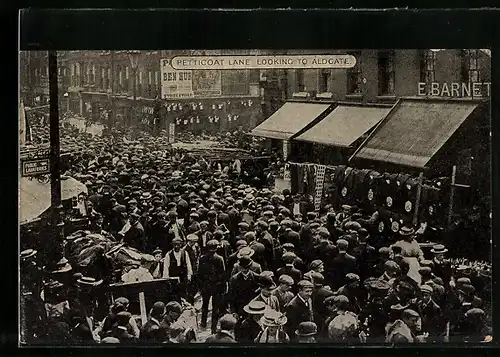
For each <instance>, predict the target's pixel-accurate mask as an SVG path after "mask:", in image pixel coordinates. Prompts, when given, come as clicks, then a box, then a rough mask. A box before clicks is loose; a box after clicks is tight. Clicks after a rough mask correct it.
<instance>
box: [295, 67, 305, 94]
mask: <svg viewBox="0 0 500 357" xmlns="http://www.w3.org/2000/svg"><path fill="white" fill-rule="evenodd" d="M304 90H305V86H304V70H303V69H296V70H295V92H296V93H300V92H303V91H304Z"/></svg>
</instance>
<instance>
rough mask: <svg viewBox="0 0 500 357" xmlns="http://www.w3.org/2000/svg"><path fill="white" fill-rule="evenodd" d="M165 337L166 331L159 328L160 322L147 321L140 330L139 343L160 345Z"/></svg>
mask: <svg viewBox="0 0 500 357" xmlns="http://www.w3.org/2000/svg"><path fill="white" fill-rule="evenodd" d="M166 335H167V331H165V329H164V328H162V327H161V322H160V321H158V322H156V321H153V320H152V319H151V318H149V319H148V321H147V322H146V324H145V325H144V326H142V329H141V341H144V342H149V343H162V342H163V341H164V340H165V338H166Z"/></svg>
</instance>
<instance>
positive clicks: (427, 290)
mask: <svg viewBox="0 0 500 357" xmlns="http://www.w3.org/2000/svg"><path fill="white" fill-rule="evenodd" d="M420 291H421V292H423V293H424V292H425V293H429V294H432V292H433V291H434V289H433V288H432V287H431V286H429V285H422V286H421V287H420Z"/></svg>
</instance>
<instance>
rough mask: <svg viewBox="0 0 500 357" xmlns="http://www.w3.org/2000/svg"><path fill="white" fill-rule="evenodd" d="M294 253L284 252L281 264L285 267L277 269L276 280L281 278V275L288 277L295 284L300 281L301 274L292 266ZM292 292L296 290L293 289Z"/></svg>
mask: <svg viewBox="0 0 500 357" xmlns="http://www.w3.org/2000/svg"><path fill="white" fill-rule="evenodd" d="M295 257H296V255H295V253H292V252H286V253H284V254H283V257H282V260H283V263H285V266H284V267H282V268H279V269H278V270H277V272H276V273H277V276H278V278H279V277H280V276H281V275H288V276H290V277H291V278H292V279H293V281H295V282H299V281H301V280H302V272H301V271H300V270H299V269H297V268H295V266H294V265H293V262H294V261H295ZM293 290H294V292H295V291H297V290H296V289H293Z"/></svg>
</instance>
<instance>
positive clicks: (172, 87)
mask: <svg viewBox="0 0 500 357" xmlns="http://www.w3.org/2000/svg"><path fill="white" fill-rule="evenodd" d="M160 69H161V97H162V98H163V99H180V98H193V97H194V92H193V81H192V75H193V74H192V71H191V70H176V69H174V68H173V67H172V66H171V61H170V59H166V58H164V59H162V60H161V62H160Z"/></svg>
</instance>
